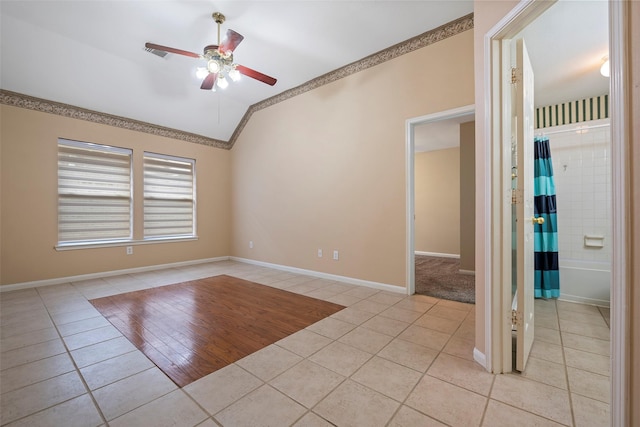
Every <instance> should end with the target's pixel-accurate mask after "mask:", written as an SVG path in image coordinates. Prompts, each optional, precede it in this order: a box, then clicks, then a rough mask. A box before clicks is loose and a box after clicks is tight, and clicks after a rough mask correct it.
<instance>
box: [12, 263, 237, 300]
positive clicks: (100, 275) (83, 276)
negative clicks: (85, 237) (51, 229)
mask: <svg viewBox="0 0 640 427" xmlns="http://www.w3.org/2000/svg"><path fill="white" fill-rule="evenodd" d="M228 260H229V257H228V256H222V257H217V258H204V259H196V260H190V261H181V262H172V263H168V264H156V265H148V266H146V267H134V268H127V269H123V270H111V271H101V272H97V273H88V274H80V275H77V276H67V277H56V278H53V279H44V280H34V281H32V282H22V283H13V284H9V285H2V286H0V294H1V293H2V292H9V291H19V290H22V289H30V288H39V287H41V286H51V285H61V284H63V283H71V282H79V281H81V280H92V279H101V278H103V277H111V276H119V275H121V274H134V273H144V272H146V271H154V270H161V269H163V268H177V267H186V266H189V265H196V264H206V263H208V262H218V261H228Z"/></svg>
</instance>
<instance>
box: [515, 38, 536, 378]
mask: <svg viewBox="0 0 640 427" xmlns="http://www.w3.org/2000/svg"><path fill="white" fill-rule="evenodd" d="M512 83H514V84H513V85H512V87H513V89H514V91H515V100H516V102H515V108H514V109H513V110H512V111H513V113H515V120H514V122H513V123H514V126H513V129H512V133H513V135H514V137H515V139H516V144H515V146H516V150H517V151H516V165H517V178H516V189H515V196H516V197H515V202H516V242H517V246H516V247H517V250H516V263H515V264H516V270H517V274H516V283H517V292H516V295H517V306H516V309H515V313H513V316H512V317H513V323H514V324H515V328H516V330H517V338H516V369H517V370H518V371H523V370H524V369H525V366H526V364H527V359H528V358H529V352H530V351H531V346H532V345H533V338H534V323H533V322H534V298H535V297H534V240H533V239H534V237H533V224H534V223H536V222H537V221H540V220H543V219H542V218H540V219H537V218H534V216H533V212H534V210H533V195H534V193H533V180H534V170H533V164H534V163H533V138H534V134H533V123H534V121H533V120H534V106H533V89H534V88H533V70H532V68H531V62H530V61H529V56H528V55H527V49H526V46H525V43H524V40H523V39H518V40H516V68H515V70H514V71H513V72H512Z"/></svg>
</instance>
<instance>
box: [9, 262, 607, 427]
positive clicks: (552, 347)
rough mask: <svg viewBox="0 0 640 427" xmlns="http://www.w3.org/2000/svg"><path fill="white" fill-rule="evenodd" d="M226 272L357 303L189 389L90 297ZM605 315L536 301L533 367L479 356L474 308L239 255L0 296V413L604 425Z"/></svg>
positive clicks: (112, 421)
mask: <svg viewBox="0 0 640 427" xmlns="http://www.w3.org/2000/svg"><path fill="white" fill-rule="evenodd" d="M217 274H229V275H233V276H236V277H240V278H244V279H247V280H251V281H254V282H258V283H263V284H266V285H270V286H274V287H277V288H282V289H287V290H289V291H293V292H299V293H303V294H306V295H311V296H316V297H318V298H323V299H326V300H328V301H332V302H336V303H339V304H342V305H345V306H348V308H346V309H345V310H343V311H341V312H338V313H336V314H334V315H333V316H331V317H329V318H326V319H324V320H322V321H320V322H318V323H316V324H314V325H311V326H309V327H308V328H306V329H304V330H302V331H300V332H298V333H296V334H293V335H291V336H289V337H287V338H285V339H283V340H281V341H279V342H277V343H276V344H273V345H271V346H268V347H266V348H265V349H263V350H261V351H259V352H257V353H254V354H252V355H250V356H248V357H246V358H244V359H242V360H239V361H238V362H237V363H234V364H232V365H229V366H227V367H226V368H224V369H221V370H219V371H217V372H214V373H213V374H210V375H208V376H206V377H204V378H202V379H200V380H198V381H196V382H194V383H192V384H190V385H188V386H187V387H184V388H183V389H180V388H178V387H177V386H176V385H175V384H174V383H173V382H171V381H170V380H169V379H168V378H167V377H166V376H165V375H164V374H163V373H162V372H161V371H160V370H159V369H158V368H157V367H155V365H154V364H153V363H151V362H150V361H149V360H148V359H147V358H146V357H145V356H144V355H143V354H142V353H141V352H139V351H138V350H137V349H136V348H135V347H134V346H133V345H132V344H131V343H129V341H127V339H126V338H124V337H123V336H122V335H121V334H120V333H119V332H118V331H117V330H116V329H115V328H114V327H113V326H111V324H110V323H109V322H108V321H106V319H104V318H103V317H102V316H101V315H100V313H99V312H98V311H96V310H95V309H94V308H93V306H92V305H91V304H90V303H89V302H88V301H87V300H88V299H92V298H97V297H103V296H107V295H113V294H118V293H122V292H127V291H131V290H138V289H143V288H148V287H152V286H162V285H167V284H171V283H177V282H182V281H186V280H192V279H197V278H203V277H208V276H212V275H217ZM608 315H609V313H608V311H604V310H603V311H601V310H599V309H598V308H596V307H592V306H586V305H578V304H571V303H566V302H555V301H536V329H535V331H536V340H535V343H534V346H533V349H532V352H531V358H530V360H529V363H528V366H527V370H526V372H524V373H522V374H518V373H514V374H508V375H492V374H489V373H487V372H486V371H485V370H484V369H482V368H481V367H480V366H479V365H477V364H476V363H475V362H473V357H472V352H473V346H474V341H473V340H474V327H475V323H474V317H475V309H474V306H473V305H468V304H462V303H457V302H452V301H446V300H438V299H435V298H431V297H427V296H420V295H415V296H410V297H406V296H403V295H402V294H396V293H391V292H384V291H377V290H375V289H369V288H365V287H358V286H352V285H347V284H344V283H339V282H335V281H329V280H324V279H318V278H314V277H309V276H303V275H297V274H291V273H288V272H283V271H279V270H273V269H268V268H264V267H257V266H253V265H249V264H243V263H237V262H233V261H222V262H216V263H209V264H200V265H195V266H190V267H182V268H173V269H167V270H161V271H160V270H159V271H152V272H145V273H140V274H130V275H122V276H117V277H105V278H102V279H95V280H87V281H83V282H77V283H68V284H62V285H55V286H48V287H42V288H37V289H27V290H22V291H14V292H6V293H2V294H0V322H1V327H0V329H1V337H0V338H1V340H0V350H1V356H0V369H1V371H0V391H1V403H0V413H1V415H0V424H1V425H3V426H4V425H10V426H106V425H109V426H154V427H155V426H219V425H222V426H263V425H264V426H267V425H270V426H288V425H295V426H331V425H337V426H367V427H370V426H396V427H399V426H404V427H408V426H446V425H449V426H465V427H467V426H480V425H482V426H510V425H518V426H534V425H535V426H558V425H566V426H598V427H601V426H606V425H608V423H609V401H610V398H609V341H608V340H609V327H608Z"/></svg>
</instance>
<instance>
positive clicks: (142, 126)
mask: <svg viewBox="0 0 640 427" xmlns="http://www.w3.org/2000/svg"><path fill="white" fill-rule="evenodd" d="M0 104H4V105H10V106H12V107H19V108H25V109H27V110H34V111H40V112H42V113H49V114H55V115H57V116H62V117H68V118H71V119H77V120H85V121H88V122H93V123H99V124H102V125H107V126H113V127H118V128H122V129H127V130H133V131H136V132H143V133H148V134H151V135H158V136H164V137H166V138H172V139H178V140H181V141H186V142H192V143H194V144H202V145H208V146H210V147H215V148H224V149H229V143H228V142H226V141H221V140H219V139H214V138H209V137H206V136H202V135H197V134H195V133H189V132H184V131H181V130H177V129H171V128H167V127H164V126H158V125H154V124H151V123H146V122H141V121H138V120H133V119H128V118H126V117H121V116H114V115H111V114H106V113H100V112H97V111H92V110H87V109H84V108H80V107H75V106H73V105H69V104H63V103H60V102H54V101H48V100H46V99H41V98H35V97H33V96H28V95H23V94H21V93H16V92H11V91H8V90H3V89H2V90H0Z"/></svg>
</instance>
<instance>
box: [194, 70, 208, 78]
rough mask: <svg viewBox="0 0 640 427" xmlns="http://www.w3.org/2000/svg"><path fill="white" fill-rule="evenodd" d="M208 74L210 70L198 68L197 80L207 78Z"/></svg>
mask: <svg viewBox="0 0 640 427" xmlns="http://www.w3.org/2000/svg"><path fill="white" fill-rule="evenodd" d="M207 74H209V70H207V69H206V68H205V67H198V68H196V77H197V78H199V79H204V78H205V77H207Z"/></svg>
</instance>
